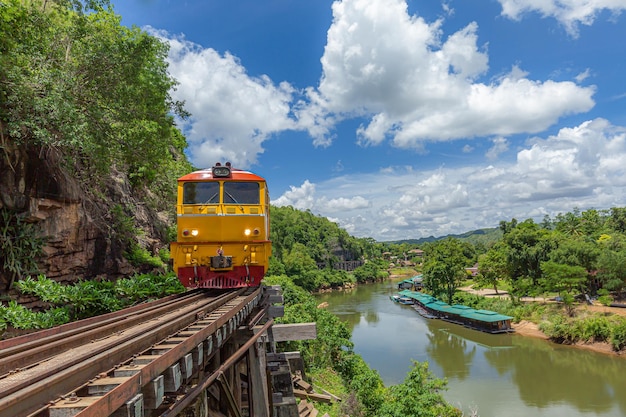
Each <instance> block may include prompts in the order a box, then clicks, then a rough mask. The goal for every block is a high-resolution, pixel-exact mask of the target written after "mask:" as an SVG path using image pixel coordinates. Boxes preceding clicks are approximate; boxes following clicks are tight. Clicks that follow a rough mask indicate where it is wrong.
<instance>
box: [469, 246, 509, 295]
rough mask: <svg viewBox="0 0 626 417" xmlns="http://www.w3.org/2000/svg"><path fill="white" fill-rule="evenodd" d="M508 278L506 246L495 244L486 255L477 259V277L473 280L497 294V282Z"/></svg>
mask: <svg viewBox="0 0 626 417" xmlns="http://www.w3.org/2000/svg"><path fill="white" fill-rule="evenodd" d="M507 277H508V264H507V253H506V246H505V245H504V244H503V243H501V242H499V243H496V244H495V245H494V246H493V247H491V249H489V250H488V251H487V253H485V254H483V255H480V256H479V257H478V275H477V276H476V277H475V278H474V281H476V282H477V283H478V284H480V285H483V286H490V287H493V289H494V291H495V292H496V294H498V282H499V281H500V280H502V279H505V278H507Z"/></svg>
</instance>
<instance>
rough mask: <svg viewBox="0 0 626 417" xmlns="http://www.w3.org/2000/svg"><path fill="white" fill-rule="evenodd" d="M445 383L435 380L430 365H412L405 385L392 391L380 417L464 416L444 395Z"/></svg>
mask: <svg viewBox="0 0 626 417" xmlns="http://www.w3.org/2000/svg"><path fill="white" fill-rule="evenodd" d="M446 384H447V383H446V381H445V380H441V379H438V378H435V377H434V376H433V375H432V373H431V372H430V371H429V370H428V363H419V362H415V361H414V362H413V366H412V367H411V370H410V371H409V373H408V375H407V377H406V379H405V380H404V382H403V383H401V384H398V385H394V386H392V387H391V388H390V389H389V396H390V398H389V399H388V400H387V401H386V402H385V404H384V405H383V407H382V409H381V411H380V413H379V414H378V415H379V416H380V417H412V416H416V417H417V416H419V417H444V416H450V417H453V416H458V417H460V416H462V413H461V411H460V410H458V409H456V408H454V407H452V406H451V405H450V404H448V403H447V402H446V401H445V399H444V398H443V396H442V395H441V391H442V390H443V389H445V387H446Z"/></svg>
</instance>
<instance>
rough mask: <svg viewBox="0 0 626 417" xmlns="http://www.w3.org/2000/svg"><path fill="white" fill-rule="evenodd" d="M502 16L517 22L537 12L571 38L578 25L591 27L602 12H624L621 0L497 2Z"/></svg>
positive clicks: (524, 0)
mask: <svg viewBox="0 0 626 417" xmlns="http://www.w3.org/2000/svg"><path fill="white" fill-rule="evenodd" d="M498 1H499V2H500V4H501V5H502V14H503V15H504V16H507V17H509V18H511V19H515V20H519V19H521V18H522V16H523V15H524V14H525V13H529V12H537V13H539V14H541V15H542V16H544V17H552V18H554V19H556V20H558V21H559V22H560V23H561V24H562V25H563V26H564V27H565V29H566V30H567V32H568V33H569V34H570V35H571V36H573V37H577V36H578V27H579V25H581V24H582V25H587V26H589V25H591V24H592V23H593V22H594V21H595V20H596V18H597V16H598V14H600V12H602V11H603V10H608V11H610V12H611V13H612V14H614V15H619V14H620V13H621V12H622V11H623V10H626V2H624V1H623V0H498Z"/></svg>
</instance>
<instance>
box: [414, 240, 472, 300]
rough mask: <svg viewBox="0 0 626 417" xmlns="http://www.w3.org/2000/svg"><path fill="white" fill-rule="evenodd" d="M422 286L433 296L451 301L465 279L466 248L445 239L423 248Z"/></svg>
mask: <svg viewBox="0 0 626 417" xmlns="http://www.w3.org/2000/svg"><path fill="white" fill-rule="evenodd" d="M424 252H425V254H426V260H425V262H424V268H423V271H422V272H423V275H424V286H425V287H426V288H427V289H428V290H430V291H431V292H432V293H433V294H434V295H435V296H441V295H442V294H444V295H445V296H446V297H447V299H448V301H452V297H453V296H454V291H455V290H456V289H457V288H458V287H459V286H460V285H461V283H462V282H463V280H464V279H465V277H466V274H465V267H466V265H467V263H468V256H467V255H468V254H469V253H470V252H471V251H469V250H468V248H467V246H466V245H465V244H463V243H462V242H461V241H459V240H458V239H454V238H447V239H444V240H439V241H437V242H434V243H431V244H429V245H427V246H425V250H424Z"/></svg>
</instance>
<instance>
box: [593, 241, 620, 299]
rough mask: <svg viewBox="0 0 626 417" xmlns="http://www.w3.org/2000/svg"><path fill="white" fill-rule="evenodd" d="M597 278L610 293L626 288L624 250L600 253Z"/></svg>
mask: <svg viewBox="0 0 626 417" xmlns="http://www.w3.org/2000/svg"><path fill="white" fill-rule="evenodd" d="M597 278H598V280H599V281H600V283H601V285H602V286H603V287H604V288H606V289H608V290H610V291H621V290H622V289H623V288H624V287H626V250H616V251H613V250H607V249H605V250H604V251H602V253H601V254H600V256H599V258H598V273H597Z"/></svg>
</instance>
